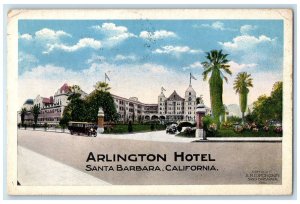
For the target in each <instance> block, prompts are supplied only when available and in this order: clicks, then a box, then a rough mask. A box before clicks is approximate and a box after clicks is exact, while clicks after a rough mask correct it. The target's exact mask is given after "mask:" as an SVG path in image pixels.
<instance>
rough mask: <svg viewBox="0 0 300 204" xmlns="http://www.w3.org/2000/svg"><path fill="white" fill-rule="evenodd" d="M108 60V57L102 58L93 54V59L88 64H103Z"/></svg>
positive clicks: (87, 61)
mask: <svg viewBox="0 0 300 204" xmlns="http://www.w3.org/2000/svg"><path fill="white" fill-rule="evenodd" d="M105 60H106V57H104V56H101V55H95V54H93V55H92V57H91V58H89V59H87V60H86V63H87V64H91V63H101V62H104V61H105Z"/></svg>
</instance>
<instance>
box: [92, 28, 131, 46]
mask: <svg viewBox="0 0 300 204" xmlns="http://www.w3.org/2000/svg"><path fill="white" fill-rule="evenodd" d="M92 29H94V30H96V31H100V32H102V33H103V34H104V35H105V39H103V44H104V45H105V46H108V47H111V46H115V45H117V44H119V43H121V42H123V41H124V40H126V39H128V38H132V37H137V36H136V35H134V34H133V33H130V32H129V31H128V29H127V27H125V26H117V25H116V24H114V23H103V24H102V25H95V26H92Z"/></svg>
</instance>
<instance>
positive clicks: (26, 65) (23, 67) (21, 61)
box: [18, 51, 39, 72]
mask: <svg viewBox="0 0 300 204" xmlns="http://www.w3.org/2000/svg"><path fill="white" fill-rule="evenodd" d="M38 62H39V60H38V59H37V58H36V57H35V56H34V55H32V54H28V53H25V52H22V51H20V52H19V54H18V70H19V72H24V71H27V70H30V69H31V68H32V67H34V66H36V65H37V63H38Z"/></svg>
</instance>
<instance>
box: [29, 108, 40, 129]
mask: <svg viewBox="0 0 300 204" xmlns="http://www.w3.org/2000/svg"><path fill="white" fill-rule="evenodd" d="M31 112H32V115H33V120H34V124H35V125H37V120H38V117H39V114H40V113H41V110H40V107H39V106H38V105H34V106H33V107H32V108H31Z"/></svg>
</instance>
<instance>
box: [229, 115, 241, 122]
mask: <svg viewBox="0 0 300 204" xmlns="http://www.w3.org/2000/svg"><path fill="white" fill-rule="evenodd" d="M227 122H229V123H241V122H242V118H240V117H237V116H228V117H227Z"/></svg>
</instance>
